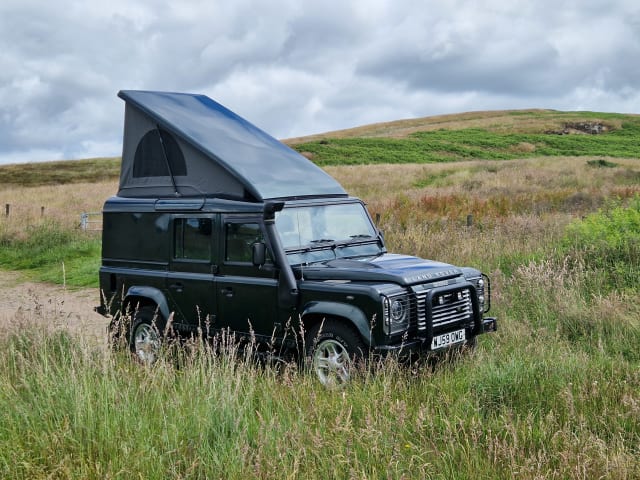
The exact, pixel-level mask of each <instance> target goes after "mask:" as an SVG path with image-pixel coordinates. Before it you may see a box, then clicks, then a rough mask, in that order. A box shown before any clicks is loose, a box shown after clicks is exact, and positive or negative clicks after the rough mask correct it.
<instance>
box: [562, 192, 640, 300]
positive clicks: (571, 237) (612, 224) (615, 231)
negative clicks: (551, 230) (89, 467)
mask: <svg viewBox="0 0 640 480" xmlns="http://www.w3.org/2000/svg"><path fill="white" fill-rule="evenodd" d="M563 246H564V248H565V249H566V252H567V253H568V255H569V256H570V257H572V258H573V259H575V260H577V261H581V262H584V264H585V267H586V268H588V269H589V270H591V271H593V272H594V273H596V274H598V275H599V276H600V278H601V280H602V281H603V282H602V283H601V286H602V287H604V288H605V289H619V290H628V289H629V288H632V287H631V286H632V285H635V282H636V281H637V278H638V274H640V197H638V196H636V197H635V198H634V199H632V200H631V201H630V202H629V205H628V206H623V205H622V204H620V202H616V203H614V204H612V205H609V206H608V207H607V208H604V209H601V210H599V211H598V212H597V213H593V214H591V215H588V216H587V217H585V218H584V219H582V220H580V221H577V222H574V223H572V224H571V225H569V227H568V228H567V231H566V234H565V237H564V239H563Z"/></svg>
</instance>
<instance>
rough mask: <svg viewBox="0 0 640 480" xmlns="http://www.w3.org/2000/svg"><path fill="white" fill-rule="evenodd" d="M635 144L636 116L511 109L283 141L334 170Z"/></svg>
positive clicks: (64, 170)
mask: <svg viewBox="0 0 640 480" xmlns="http://www.w3.org/2000/svg"><path fill="white" fill-rule="evenodd" d="M593 132H597V134H594V133H593ZM638 137H640V116H638V115H625V114H616V113H597V112H558V111H553V110H513V111H492V112H470V113H462V114H453V115H441V116H435V117H425V118H417V119H410V120H398V121H394V122H387V123H377V124H372V125H365V126H361V127H356V128H351V129H347V130H339V131H335V132H327V133H323V134H318V135H310V136H307V137H299V138H291V139H286V140H284V142H285V143H286V144H288V145H290V146H291V147H292V148H294V149H296V150H298V151H299V152H301V153H302V154H303V155H305V156H306V157H307V158H309V159H311V160H312V161H313V162H315V163H316V164H318V165H321V166H337V165H370V164H383V163H390V164H395V163H441V162H456V161H464V160H474V159H477V160H508V159H517V158H532V157H540V156H592V157H618V158H640V142H638V140H637V139H638ZM119 175H120V159H119V158H96V159H88V160H82V161H77V160H74V161H57V162H42V163H29V164H21V165H7V166H0V188H2V185H5V186H6V185H22V186H35V185H59V184H64V183H79V182H99V181H103V180H113V179H117V178H119Z"/></svg>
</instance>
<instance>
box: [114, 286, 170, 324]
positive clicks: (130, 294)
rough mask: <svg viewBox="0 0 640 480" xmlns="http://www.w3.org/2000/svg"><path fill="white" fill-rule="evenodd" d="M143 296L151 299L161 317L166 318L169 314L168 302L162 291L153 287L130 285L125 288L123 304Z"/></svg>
mask: <svg viewBox="0 0 640 480" xmlns="http://www.w3.org/2000/svg"><path fill="white" fill-rule="evenodd" d="M140 298H145V299H148V300H151V301H152V302H153V303H155V304H156V305H157V307H158V310H159V311H160V313H161V314H162V316H163V318H165V319H168V318H169V315H170V313H171V312H170V311H169V304H168V303H167V299H166V297H165V296H164V293H162V291H160V290H158V289H157V288H154V287H144V286H132V287H129V290H127V294H126V295H125V299H124V304H125V305H127V304H129V303H133V302H134V300H135V299H140ZM134 306H135V305H134Z"/></svg>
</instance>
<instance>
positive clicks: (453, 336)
mask: <svg viewBox="0 0 640 480" xmlns="http://www.w3.org/2000/svg"><path fill="white" fill-rule="evenodd" d="M466 338H467V337H466V335H465V332H464V329H463V330H456V331H455V332H449V333H443V334H442V335H436V336H435V337H433V341H432V342H431V350H437V349H439V348H445V347H448V346H449V345H454V344H456V343H461V342H464V341H465V340H466Z"/></svg>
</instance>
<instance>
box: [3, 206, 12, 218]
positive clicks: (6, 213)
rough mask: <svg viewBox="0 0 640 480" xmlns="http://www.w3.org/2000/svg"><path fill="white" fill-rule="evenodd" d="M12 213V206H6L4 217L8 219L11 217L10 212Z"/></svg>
mask: <svg viewBox="0 0 640 480" xmlns="http://www.w3.org/2000/svg"><path fill="white" fill-rule="evenodd" d="M10 211H11V205H10V204H9V203H7V204H6V205H5V206H4V215H5V217H8V216H9V212H10Z"/></svg>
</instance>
